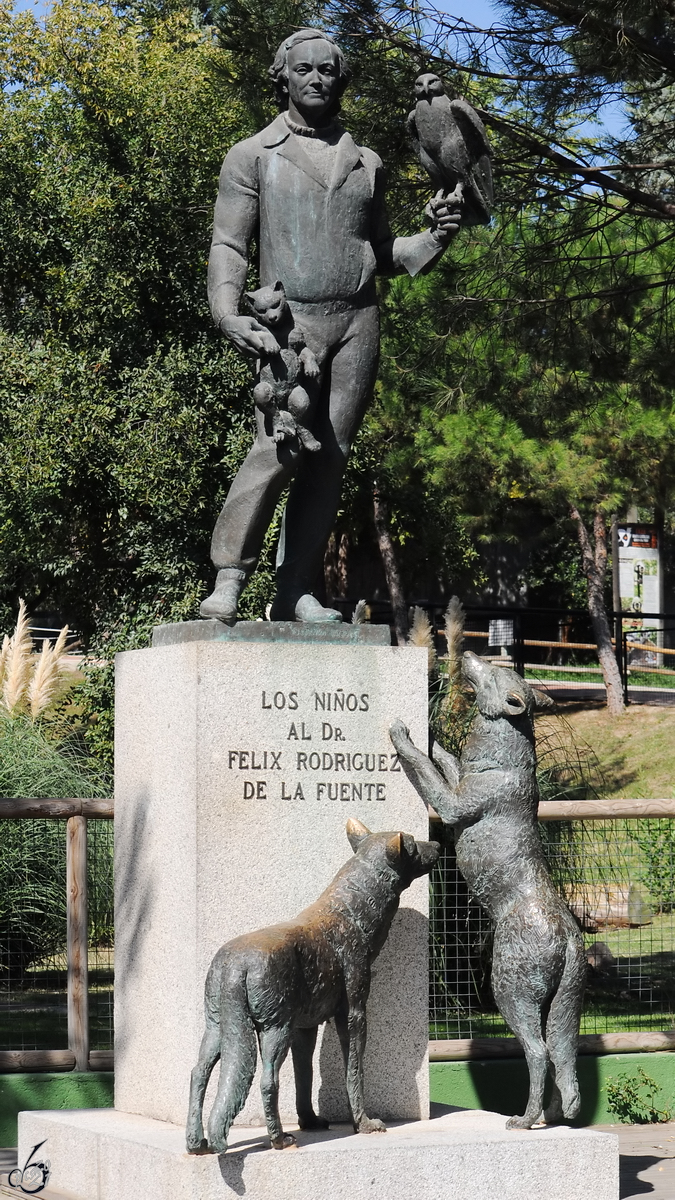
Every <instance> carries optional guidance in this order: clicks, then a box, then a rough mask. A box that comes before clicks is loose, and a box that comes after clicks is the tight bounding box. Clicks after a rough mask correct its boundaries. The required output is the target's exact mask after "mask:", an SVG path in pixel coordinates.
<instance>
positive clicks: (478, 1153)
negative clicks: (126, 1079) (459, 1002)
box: [19, 1109, 619, 1200]
mask: <svg viewBox="0 0 675 1200" xmlns="http://www.w3.org/2000/svg"><path fill="white" fill-rule="evenodd" d="M505 1125H506V1118H505V1117H503V1116H499V1115H498V1114H496V1113H488V1112H480V1111H475V1110H466V1109H464V1110H460V1111H455V1112H448V1113H445V1114H444V1115H443V1116H441V1117H437V1118H435V1119H432V1120H430V1121H415V1122H409V1123H402V1122H401V1123H397V1124H393V1125H391V1126H390V1128H389V1130H388V1132H387V1133H380V1134H369V1135H365V1134H358V1135H355V1134H353V1133H352V1131H351V1129H349V1128H347V1127H346V1126H335V1127H334V1128H332V1129H330V1130H329V1131H327V1132H322V1133H297V1139H298V1145H297V1148H291V1149H288V1150H281V1151H280V1150H272V1149H270V1148H269V1140H268V1138H267V1136H266V1133H265V1131H264V1130H262V1129H259V1128H246V1127H243V1126H235V1127H234V1128H233V1129H232V1131H231V1142H230V1148H229V1149H228V1151H227V1153H226V1154H221V1155H211V1154H209V1155H197V1156H195V1155H189V1154H187V1153H186V1152H185V1149H184V1146H185V1142H184V1136H185V1135H184V1130H183V1129H181V1128H180V1127H179V1126H177V1125H168V1124H165V1123H164V1122H162V1121H153V1120H150V1119H148V1118H147V1117H139V1116H135V1115H133V1114H130V1113H123V1112H117V1111H116V1110H113V1109H87V1110H83V1109H79V1110H72V1111H68V1112H25V1113H21V1114H20V1115H19V1162H22V1161H24V1160H25V1157H26V1155H27V1154H28V1153H29V1152H30V1150H31V1148H32V1147H33V1146H34V1145H35V1144H36V1143H37V1142H40V1141H42V1139H43V1138H46V1139H47V1145H46V1146H45V1147H44V1150H43V1153H44V1155H45V1157H46V1158H49V1159H50V1160H51V1165H52V1175H51V1180H50V1188H53V1189H54V1191H56V1192H61V1193H65V1194H66V1195H67V1196H69V1197H72V1200H129V1197H130V1196H131V1195H133V1196H139V1197H141V1196H142V1197H143V1200H236V1198H237V1197H241V1196H245V1197H246V1200H411V1197H414V1200H446V1198H447V1200H495V1197H498V1198H499V1200H588V1197H589V1196H591V1195H592V1196H593V1200H618V1196H619V1142H618V1138H617V1137H616V1136H615V1135H613V1134H606V1133H596V1132H594V1131H591V1130H584V1129H569V1128H567V1127H565V1126H558V1127H553V1128H542V1129H534V1130H527V1131H519V1130H507V1129H506V1128H505ZM293 1132H296V1131H293Z"/></svg>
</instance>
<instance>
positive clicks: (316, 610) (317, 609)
mask: <svg viewBox="0 0 675 1200" xmlns="http://www.w3.org/2000/svg"><path fill="white" fill-rule="evenodd" d="M341 620H342V614H341V613H339V612H338V610H337V609H336V608H324V607H323V605H322V604H320V603H319V601H318V600H317V598H316V596H312V595H311V594H310V593H309V592H306V593H305V595H304V596H300V597H299V599H297V600H295V601H288V600H284V598H283V597H282V596H279V595H277V596H276V597H275V599H274V603H273V604H272V611H271V612H270V621H301V622H303V623H305V624H307V625H327V624H329V623H333V622H335V621H341Z"/></svg>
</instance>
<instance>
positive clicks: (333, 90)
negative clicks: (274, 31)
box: [270, 29, 351, 124]
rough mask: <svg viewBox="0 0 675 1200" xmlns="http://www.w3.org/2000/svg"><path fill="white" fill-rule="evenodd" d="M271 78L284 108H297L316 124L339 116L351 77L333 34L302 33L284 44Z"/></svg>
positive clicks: (271, 69) (280, 49)
mask: <svg viewBox="0 0 675 1200" xmlns="http://www.w3.org/2000/svg"><path fill="white" fill-rule="evenodd" d="M270 76H271V77H272V80H273V81H274V86H275V88H276V92H277V100H278V101H279V104H280V106H281V108H289V107H290V108H291V110H293V109H294V108H295V109H297V111H298V112H299V113H300V114H301V115H302V116H303V117H304V118H305V119H306V120H308V121H309V122H310V123H312V124H313V123H314V120H315V119H318V120H319V121H321V120H326V119H327V118H329V117H331V116H333V115H334V113H335V112H337V109H338V107H339V102H340V96H341V95H342V93H343V92H344V90H345V88H346V86H347V84H348V83H349V80H350V78H351V73H350V70H349V67H348V65H347V61H346V59H345V56H344V54H343V53H342V51H341V49H340V47H339V46H338V45H337V43H336V42H335V40H334V39H333V38H332V37H331V36H330V34H328V33H323V31H322V30H320V29H298V30H297V31H296V32H295V33H292V34H291V35H290V37H288V38H286V39H285V40H284V41H283V42H282V43H281V45H280V47H279V49H278V50H277V53H276V56H275V59H274V62H273V63H272V66H271V67H270Z"/></svg>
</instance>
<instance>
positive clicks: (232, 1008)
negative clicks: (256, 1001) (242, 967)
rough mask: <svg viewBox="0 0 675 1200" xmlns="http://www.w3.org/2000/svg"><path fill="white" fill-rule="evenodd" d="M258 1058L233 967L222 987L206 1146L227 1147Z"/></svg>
mask: <svg viewBox="0 0 675 1200" xmlns="http://www.w3.org/2000/svg"><path fill="white" fill-rule="evenodd" d="M257 1061H258V1045H257V1042H256V1036H255V1026H254V1024H253V1021H252V1019H251V1014H250V1012H249V1008H248V998H247V995H246V976H245V974H244V972H243V971H241V972H239V971H237V969H236V967H235V968H234V970H233V971H232V974H231V975H230V977H229V978H227V977H226V978H224V979H223V983H222V987H221V1008H220V1077H219V1079H218V1091H217V1093H216V1098H215V1100H214V1102H213V1108H212V1109H211V1112H210V1114H209V1149H210V1150H214V1151H216V1152H217V1153H218V1154H222V1153H223V1152H224V1151H225V1150H227V1135H228V1133H229V1132H230V1126H231V1124H232V1122H233V1121H234V1118H235V1117H236V1116H237V1113H240V1112H241V1110H242V1108H243V1107H244V1104H245V1102H246V1097H247V1096H248V1093H249V1091H250V1090H251V1084H252V1083H253V1076H254V1075H255V1068H256V1063H257Z"/></svg>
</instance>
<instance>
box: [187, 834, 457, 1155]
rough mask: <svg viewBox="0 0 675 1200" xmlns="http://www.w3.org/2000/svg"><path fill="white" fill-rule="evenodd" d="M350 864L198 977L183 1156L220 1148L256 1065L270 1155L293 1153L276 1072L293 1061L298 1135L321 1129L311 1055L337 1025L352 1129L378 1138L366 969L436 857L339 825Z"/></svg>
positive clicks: (424, 847)
mask: <svg viewBox="0 0 675 1200" xmlns="http://www.w3.org/2000/svg"><path fill="white" fill-rule="evenodd" d="M347 836H348V838H349V841H350V843H351V846H352V849H353V850H354V854H353V857H352V858H350V859H349V860H348V861H347V862H346V863H345V865H344V866H343V867H342V868H341V870H340V871H338V873H337V875H336V876H335V878H334V879H333V882H332V883H331V884H330V885H329V886H328V887H327V888H326V890H325V892H323V894H322V895H321V896H320V897H319V899H318V900H317V901H316V902H315V903H314V904H311V905H310V906H309V908H306V909H304V910H303V912H301V913H300V914H299V916H297V917H296V918H295V920H293V921H287V922H285V923H284V924H281V925H272V926H270V927H269V928H267V929H260V930H258V931H257V932H256V933H250V934H246V935H245V936H243V937H238V938H234V939H233V941H231V942H228V943H227V944H226V945H225V946H223V947H222V948H221V949H220V950H219V951H218V953H217V954H216V956H215V958H214V959H213V962H212V963H211V967H210V968H209V972H208V975H207V978H206V988H205V995H204V1009H205V1016H206V1030H205V1033H204V1037H203V1039H202V1044H201V1048H200V1051H199V1060H198V1062H197V1065H196V1067H195V1068H194V1070H193V1072H192V1079H191V1084H190V1107H189V1112H188V1122H187V1148H188V1150H189V1151H191V1152H193V1153H198V1152H200V1151H206V1150H210V1151H212V1152H214V1153H221V1152H222V1151H224V1150H226V1149H227V1136H228V1133H229V1130H230V1126H231V1125H232V1122H233V1121H234V1119H235V1117H236V1116H237V1114H238V1113H239V1112H240V1111H241V1109H242V1107H243V1105H244V1103H245V1101H246V1097H247V1096H248V1093H249V1090H250V1087H251V1083H252V1082H253V1076H254V1074H255V1069H256V1063H257V1057H258V1056H257V1050H258V1046H259V1047H260V1054H261V1057H262V1066H263V1074H262V1082H261V1091H262V1100H263V1109H264V1112H265V1120H266V1124H267V1130H268V1133H269V1136H270V1139H271V1142H272V1145H273V1147H274V1148H275V1149H276V1150H283V1149H284V1148H285V1147H286V1146H291V1145H293V1142H294V1138H293V1137H292V1135H291V1134H288V1133H286V1134H285V1133H284V1131H283V1129H282V1127H281V1121H280V1118H279V1106H278V1093H279V1069H280V1067H281V1064H282V1063H283V1061H284V1059H285V1058H286V1055H287V1054H288V1051H289V1049H290V1050H291V1053H292V1055H293V1068H294V1071H295V1087H296V1102H297V1112H298V1121H299V1124H300V1128H301V1129H326V1128H328V1122H327V1121H325V1120H324V1119H323V1118H322V1117H320V1116H318V1115H317V1114H316V1113H315V1112H314V1109H313V1106H312V1055H313V1053H314V1046H315V1044H316V1037H317V1032H318V1028H319V1025H321V1024H322V1023H323V1022H324V1021H327V1020H329V1019H330V1018H333V1019H334V1021H335V1028H336V1031H337V1034H338V1037H339V1039H340V1045H341V1047H342V1053H343V1057H344V1061H345V1074H346V1083H347V1094H348V1097H349V1105H350V1109H351V1113H352V1120H353V1122H354V1129H355V1130H356V1131H357V1132H359V1133H375V1132H381V1131H383V1130H384V1128H385V1126H384V1125H383V1123H382V1121H380V1120H378V1119H377V1118H375V1117H369V1116H367V1115H366V1111H365V1105H364V1094H363V1056H364V1052H365V1046H366V1001H367V999H368V994H369V992H370V967H371V963H372V962H373V960H374V959H375V958H376V957H377V955H378V954H379V952H380V950H381V949H382V947H383V946H384V943H385V941H386V939H387V934H388V933H389V929H390V927H391V923H392V921H393V919H394V916H395V915H396V911H397V909H398V906H399V900H400V897H401V893H402V892H403V891H404V890H405V888H407V887H409V886H410V884H411V883H412V881H413V879H417V878H419V877H420V876H421V875H426V874H427V873H428V872H429V871H430V870H431V868H432V867H433V865H434V863H435V862H436V861H437V859H438V855H439V849H440V848H439V846H438V843H437V842H416V841H415V839H414V838H413V837H411V835H410V834H407V833H371V832H370V830H368V829H367V828H366V826H365V825H362V824H361V822H360V821H356V820H350V821H348V823H347ZM218 1059H220V1079H219V1083H218V1092H217V1096H216V1099H215V1101H214V1104H213V1108H212V1110H211V1114H210V1117H209V1122H208V1141H207V1140H206V1139H205V1138H204V1130H203V1124H202V1108H203V1104H204V1095H205V1092H206V1088H207V1085H208V1081H209V1078H210V1076H211V1072H212V1070H213V1068H214V1066H215V1064H216V1063H217V1061H218Z"/></svg>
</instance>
